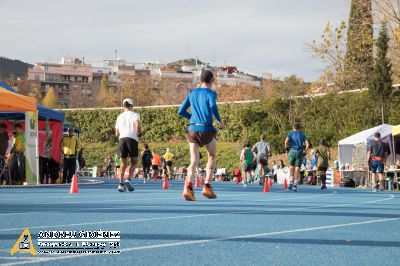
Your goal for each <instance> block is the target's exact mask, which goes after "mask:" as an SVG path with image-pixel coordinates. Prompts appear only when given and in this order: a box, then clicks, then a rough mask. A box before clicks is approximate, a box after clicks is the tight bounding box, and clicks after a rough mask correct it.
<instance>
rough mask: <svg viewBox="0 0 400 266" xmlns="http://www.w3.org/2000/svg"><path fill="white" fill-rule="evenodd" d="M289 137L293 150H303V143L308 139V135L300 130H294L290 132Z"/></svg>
mask: <svg viewBox="0 0 400 266" xmlns="http://www.w3.org/2000/svg"><path fill="white" fill-rule="evenodd" d="M287 137H288V139H289V142H290V149H291V150H295V151H300V152H302V151H303V143H304V142H306V141H307V140H308V139H307V137H306V135H304V134H303V133H301V132H300V131H293V132H289V134H288V135H287Z"/></svg>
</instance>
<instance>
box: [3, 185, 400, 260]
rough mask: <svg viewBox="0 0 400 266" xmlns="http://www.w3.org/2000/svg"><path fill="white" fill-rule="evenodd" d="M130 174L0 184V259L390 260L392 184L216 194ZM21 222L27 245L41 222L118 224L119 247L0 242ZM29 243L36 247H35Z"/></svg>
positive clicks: (399, 235) (397, 223)
mask: <svg viewBox="0 0 400 266" xmlns="http://www.w3.org/2000/svg"><path fill="white" fill-rule="evenodd" d="M161 186H162V182H161V181H160V180H158V181H157V182H156V183H154V182H153V181H148V182H147V183H146V184H143V183H142V182H140V181H139V180H136V181H135V188H136V190H135V192H132V193H129V192H125V193H119V192H117V183H116V181H114V180H106V183H104V184H101V185H93V186H81V187H80V188H79V194H68V192H69V188H66V187H56V188H29V189H27V188H26V189H2V190H0V263H1V264H8V265H26V264H40V265H153V266H154V265H174V266H177V265H308V266H309V265H334V264H336V265H352V266H354V265H400V194H399V193H397V192H391V191H389V192H378V193H372V192H370V191H364V190H357V189H345V188H332V189H329V190H327V191H321V190H319V189H318V188H317V187H309V186H300V187H299V189H300V191H299V192H297V193H295V192H291V191H284V190H283V189H282V186H279V185H274V186H273V187H272V188H271V192H270V193H262V187H260V186H258V185H249V186H248V187H247V188H246V189H244V188H242V187H241V186H240V185H236V184H230V183H215V191H216V193H217V195H218V199H216V200H208V199H205V198H204V197H202V196H201V193H200V192H201V191H200V189H196V196H197V201H196V202H185V201H184V200H183V199H182V197H181V189H182V187H183V184H182V182H170V184H169V190H164V191H163V190H162V189H161ZM26 227H29V230H30V232H31V234H32V238H33V241H34V243H35V245H37V238H38V233H39V232H40V231H44V230H47V231H49V230H57V231H61V230H72V231H82V230H91V231H97V230H100V229H102V230H119V231H121V242H120V244H121V247H120V250H121V254H119V255H118V254H114V255H88V254H80V255H37V256H31V255H29V254H26V255H25V254H20V253H17V254H15V255H14V256H10V250H11V248H12V246H13V245H14V243H15V242H16V240H17V239H18V237H19V235H20V234H21V233H22V231H23V230H24V229H25V228H26ZM36 250H37V247H36Z"/></svg>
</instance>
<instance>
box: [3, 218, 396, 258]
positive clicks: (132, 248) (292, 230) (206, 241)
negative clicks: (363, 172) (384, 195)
mask: <svg viewBox="0 0 400 266" xmlns="http://www.w3.org/2000/svg"><path fill="white" fill-rule="evenodd" d="M399 220H400V218H387V219H378V220H369V221H361V222H352V223H344V224H332V225H325V226H317V227H306V228H298V229H291V230H283V231H275V232H266V233H259V234H249V235H238V236H230V237H220V238H210V239H202V240H191V241H181V242H174V243H166V244H156V245H147V246H135V247H129V248H123V249H121V250H120V251H121V252H128V251H135V250H146V249H156V248H168V247H177V246H185V245H194V244H204V243H210V242H218V241H229V240H241V239H243V240H246V239H250V238H257V237H266V236H275V235H284V234H292V233H300V232H311V231H319V230H328V229H335V228H341V227H348V226H359V225H366V224H374V223H384V222H390V221H399ZM95 255H99V254H79V255H74V256H60V257H52V258H35V259H32V260H29V261H18V262H11V263H7V264H5V265H10V266H11V265H24V264H31V263H40V262H48V261H56V260H66V259H74V258H79V257H88V256H95Z"/></svg>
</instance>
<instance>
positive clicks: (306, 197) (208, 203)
mask: <svg viewBox="0 0 400 266" xmlns="http://www.w3.org/2000/svg"><path fill="white" fill-rule="evenodd" d="M336 193H337V192H336V191H333V193H329V194H322V195H316V196H305V197H292V198H280V199H270V200H245V201H246V202H268V201H287V200H290V199H308V198H322V197H326V196H332V195H334V194H336ZM224 196H225V195H224ZM224 196H222V199H223V197H224ZM236 197H237V194H236ZM165 199H171V200H176V199H178V198H153V199H138V201H139V200H140V201H152V200H165ZM124 201H133V202H134V201H137V200H136V199H127V200H115V201H114V200H113V201H92V202H88V201H86V202H74V204H79V203H81V204H84V203H103V204H108V203H113V202H124ZM197 202H201V204H202V205H214V204H215V203H214V202H202V201H197ZM237 202H243V200H234V201H230V202H225V203H224V204H226V205H229V204H235V203H237ZM64 203H65V202H60V203H57V204H64ZM41 204H46V205H47V203H34V204H32V207H34V206H35V205H41ZM194 204H196V203H194ZM48 205H51V204H48ZM135 207H140V206H133V207H132V208H135ZM154 207H165V206H154ZM85 209H89V210H101V209H103V210H105V209H106V210H107V209H111V210H114V209H125V208H117V207H116V208H95V207H90V208H81V209H80V211H82V210H85ZM65 210H75V209H65V208H64V209H62V210H57V211H48V213H57V212H62V211H65ZM32 213H42V211H33V212H7V213H0V216H9V215H12V216H14V215H26V214H32Z"/></svg>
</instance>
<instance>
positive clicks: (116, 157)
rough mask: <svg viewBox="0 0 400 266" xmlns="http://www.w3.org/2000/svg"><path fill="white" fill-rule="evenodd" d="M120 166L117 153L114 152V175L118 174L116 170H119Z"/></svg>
mask: <svg viewBox="0 0 400 266" xmlns="http://www.w3.org/2000/svg"><path fill="white" fill-rule="evenodd" d="M120 166H121V165H120V159H119V156H118V154H117V153H116V154H115V155H114V175H116V176H118V171H119V168H120Z"/></svg>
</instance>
